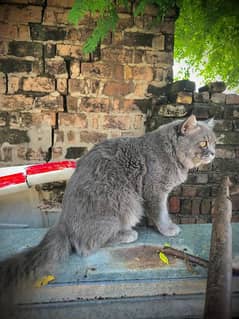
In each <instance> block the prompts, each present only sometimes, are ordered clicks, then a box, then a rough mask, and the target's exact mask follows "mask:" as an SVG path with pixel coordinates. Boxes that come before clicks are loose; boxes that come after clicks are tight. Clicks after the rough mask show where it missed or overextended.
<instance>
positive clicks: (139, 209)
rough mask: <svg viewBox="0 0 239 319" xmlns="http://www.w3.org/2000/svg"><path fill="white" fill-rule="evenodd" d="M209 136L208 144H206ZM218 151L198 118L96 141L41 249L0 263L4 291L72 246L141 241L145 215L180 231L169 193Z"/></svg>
mask: <svg viewBox="0 0 239 319" xmlns="http://www.w3.org/2000/svg"><path fill="white" fill-rule="evenodd" d="M204 140H207V147H206V148H202V147H201V146H200V142H202V141H204ZM214 154H215V136H214V134H213V132H212V129H211V127H210V126H209V124H208V123H206V122H197V121H196V118H195V116H193V115H192V116H190V117H189V118H187V119H186V120H178V121H174V122H171V123H170V124H167V125H164V126H161V127H160V128H159V129H157V130H155V131H153V132H151V133H147V134H145V135H144V136H142V137H129V138H117V139H112V140H106V141H104V142H103V143H100V144H98V145H96V146H94V147H93V148H92V149H91V150H90V151H89V152H88V153H87V154H85V155H84V156H83V157H82V158H81V159H80V160H79V161H78V164H77V168H76V170H75V172H74V174H73V175H72V177H71V179H70V181H69V183H68V185H67V187H66V190H65V194H64V198H63V210H62V214H61V216H60V219H59V221H58V223H57V224H56V225H55V226H54V227H53V228H51V229H50V230H49V231H48V233H47V234H46V236H45V237H44V238H43V240H42V241H41V243H40V244H39V245H38V246H37V247H35V248H32V249H30V250H28V251H26V252H23V253H20V254H19V255H16V256H14V257H12V258H11V259H8V260H6V261H4V262H2V263H1V264H0V272H1V273H0V276H1V278H4V282H3V284H2V287H1V288H3V287H4V286H5V287H6V286H9V285H12V284H16V283H21V281H22V280H23V279H25V278H26V277H28V276H30V275H32V276H33V277H34V278H35V276H38V275H39V271H44V270H45V269H48V268H49V267H50V268H51V266H52V264H54V263H58V262H59V261H61V260H62V259H64V258H66V257H68V256H69V255H70V254H71V252H72V251H75V252H77V253H79V254H83V255H88V254H90V253H92V252H94V251H96V250H97V249H99V248H100V247H103V246H106V245H110V244H112V243H120V242H121V243H122V242H124V243H128V242H132V241H135V240H136V239H137V232H136V231H135V230H133V229H132V228H133V227H134V226H135V225H136V224H137V223H138V222H139V221H140V219H141V217H142V216H143V215H144V214H145V215H146V216H147V217H148V218H150V219H151V221H152V222H153V223H154V225H155V226H156V228H157V229H158V230H159V232H160V233H162V234H163V235H165V236H175V235H177V234H178V233H179V231H180V228H179V227H178V226H177V225H176V224H174V223H173V222H172V221H171V219H170V217H169V214H168V209H167V197H168V194H169V193H170V192H171V190H172V189H173V188H174V187H175V186H177V185H179V184H181V183H183V182H184V181H185V180H186V178H187V174H188V171H189V169H192V168H194V167H198V166H199V165H201V164H207V163H209V162H211V161H212V159H213V158H214ZM1 288H0V291H1Z"/></svg>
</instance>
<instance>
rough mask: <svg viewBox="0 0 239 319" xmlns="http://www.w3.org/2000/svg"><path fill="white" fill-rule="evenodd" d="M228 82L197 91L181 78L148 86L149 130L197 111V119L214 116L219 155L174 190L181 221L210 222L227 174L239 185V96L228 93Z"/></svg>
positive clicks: (237, 208)
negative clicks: (150, 97) (150, 95)
mask: <svg viewBox="0 0 239 319" xmlns="http://www.w3.org/2000/svg"><path fill="white" fill-rule="evenodd" d="M225 88H226V87H225V84H224V83H222V82H215V83H211V84H209V85H207V86H204V87H202V88H200V89H199V92H195V84H194V83H193V82H190V81H178V82H175V83H173V84H170V85H168V86H166V87H164V88H161V89H158V88H157V87H154V86H152V85H150V86H149V92H151V94H152V103H151V107H149V108H148V110H147V121H146V126H147V130H148V131H150V130H153V129H155V128H157V127H158V126H160V125H162V124H165V123H168V122H170V121H172V120H175V119H178V118H181V117H183V116H187V115H189V114H192V113H193V114H195V115H196V116H197V119H199V120H206V119H208V118H211V117H214V119H215V129H214V131H215V133H216V135H217V149H216V158H215V160H214V161H213V163H212V164H211V165H207V166H204V167H200V168H199V169H198V170H197V171H192V172H191V173H190V174H189V178H188V180H187V181H186V183H185V184H183V185H181V186H180V187H178V188H177V189H175V190H174V191H173V193H172V194H171V196H170V199H169V209H170V212H171V215H172V217H173V219H175V220H176V221H177V222H178V223H205V222H210V221H211V209H212V206H213V202H214V198H215V195H216V192H217V189H218V186H219V184H220V181H221V178H222V176H224V175H228V176H230V178H231V180H232V182H233V183H236V184H239V95H236V94H225V93H223V92H224V90H225ZM232 203H233V218H232V220H233V221H234V222H236V221H237V222H238V221H239V196H233V197H232Z"/></svg>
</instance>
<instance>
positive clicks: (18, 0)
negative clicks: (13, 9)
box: [7, 0, 44, 5]
mask: <svg viewBox="0 0 239 319" xmlns="http://www.w3.org/2000/svg"><path fill="white" fill-rule="evenodd" d="M7 3H8V4H10V3H13V4H33V5H43V4H44V0H8V1H7Z"/></svg>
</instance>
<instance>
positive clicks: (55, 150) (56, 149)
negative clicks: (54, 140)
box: [52, 146, 64, 160]
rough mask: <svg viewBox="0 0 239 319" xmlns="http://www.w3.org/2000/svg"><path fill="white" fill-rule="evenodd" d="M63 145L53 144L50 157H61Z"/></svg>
mask: <svg viewBox="0 0 239 319" xmlns="http://www.w3.org/2000/svg"><path fill="white" fill-rule="evenodd" d="M63 155H64V154H63V147H62V146H53V147H52V159H53V160H60V159H62V158H63Z"/></svg>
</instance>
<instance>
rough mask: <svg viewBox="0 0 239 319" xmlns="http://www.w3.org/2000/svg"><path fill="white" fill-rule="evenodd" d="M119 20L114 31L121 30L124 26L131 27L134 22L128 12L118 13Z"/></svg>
mask: <svg viewBox="0 0 239 319" xmlns="http://www.w3.org/2000/svg"><path fill="white" fill-rule="evenodd" d="M118 15H119V20H118V23H117V26H116V31H123V30H124V29H126V28H131V27H132V26H133V24H134V19H133V17H132V14H130V13H119V14H118Z"/></svg>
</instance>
